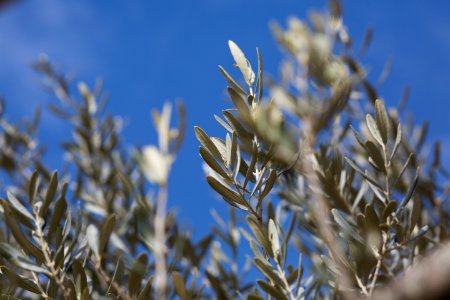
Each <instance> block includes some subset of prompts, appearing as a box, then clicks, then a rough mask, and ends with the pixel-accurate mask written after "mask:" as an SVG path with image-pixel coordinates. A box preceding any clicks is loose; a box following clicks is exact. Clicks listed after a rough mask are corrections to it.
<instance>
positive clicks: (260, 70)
mask: <svg viewBox="0 0 450 300" xmlns="http://www.w3.org/2000/svg"><path fill="white" fill-rule="evenodd" d="M256 53H257V55H258V81H257V87H258V102H261V100H262V96H263V87H264V82H263V60H262V56H261V52H260V51H259V49H258V48H256ZM250 104H251V103H250Z"/></svg>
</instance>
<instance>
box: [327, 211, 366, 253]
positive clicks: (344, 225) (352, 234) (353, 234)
mask: <svg viewBox="0 0 450 300" xmlns="http://www.w3.org/2000/svg"><path fill="white" fill-rule="evenodd" d="M331 214H332V215H333V218H334V221H335V222H336V224H338V225H339V227H341V229H342V233H344V234H345V235H346V237H348V238H353V239H355V240H356V241H358V242H360V243H361V244H364V239H363V238H362V237H361V236H360V235H359V233H358V231H357V230H356V229H355V226H354V225H351V224H350V223H349V222H348V221H347V219H346V218H344V216H342V214H341V213H340V212H339V210H337V209H335V208H333V209H332V210H331Z"/></svg>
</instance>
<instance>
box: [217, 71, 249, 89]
mask: <svg viewBox="0 0 450 300" xmlns="http://www.w3.org/2000/svg"><path fill="white" fill-rule="evenodd" d="M219 70H220V72H221V73H222V75H223V77H225V79H226V80H227V81H228V83H229V84H230V85H231V87H232V88H233V89H234V90H235V91H237V92H238V93H240V94H242V95H244V96H246V95H247V93H246V92H245V91H244V90H243V89H242V87H241V86H240V85H239V84H237V83H236V81H235V80H234V79H233V77H231V76H230V75H229V74H228V73H227V71H225V69H224V68H222V66H219Z"/></svg>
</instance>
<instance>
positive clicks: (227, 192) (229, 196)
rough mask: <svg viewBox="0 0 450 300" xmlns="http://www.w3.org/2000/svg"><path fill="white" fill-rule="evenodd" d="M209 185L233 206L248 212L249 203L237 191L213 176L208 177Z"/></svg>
mask: <svg viewBox="0 0 450 300" xmlns="http://www.w3.org/2000/svg"><path fill="white" fill-rule="evenodd" d="M206 181H207V182H208V184H209V185H210V186H211V187H212V188H213V189H214V190H215V191H216V192H217V193H219V194H220V195H221V196H222V197H223V198H224V199H225V200H227V201H228V202H229V203H230V204H231V203H233V204H232V205H233V206H236V207H239V208H241V209H244V210H246V207H247V203H246V202H245V201H244V199H242V198H241V196H240V195H238V194H237V193H236V192H235V191H233V190H231V189H229V188H228V187H226V186H224V185H223V184H222V183H220V182H219V181H218V180H217V179H215V178H214V177H212V176H207V177H206Z"/></svg>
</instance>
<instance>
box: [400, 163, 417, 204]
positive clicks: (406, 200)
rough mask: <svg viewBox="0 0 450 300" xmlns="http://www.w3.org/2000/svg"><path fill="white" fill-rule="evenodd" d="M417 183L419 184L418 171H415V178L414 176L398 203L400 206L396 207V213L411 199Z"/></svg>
mask: <svg viewBox="0 0 450 300" xmlns="http://www.w3.org/2000/svg"><path fill="white" fill-rule="evenodd" d="M418 182H419V170H417V171H416V176H414V179H413V181H412V183H411V185H410V186H409V188H408V191H407V192H406V194H405V196H404V197H403V199H402V201H400V205H399V206H398V209H397V212H396V213H399V212H400V210H401V208H403V207H405V206H406V205H407V204H408V202H409V200H410V199H411V197H412V195H413V193H414V191H415V189H416V186H417V183H418Z"/></svg>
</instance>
